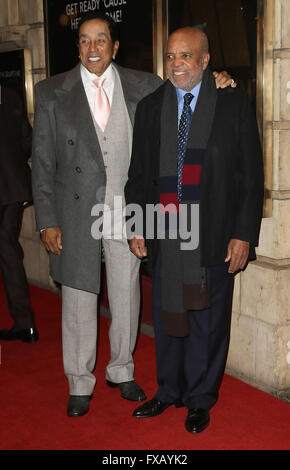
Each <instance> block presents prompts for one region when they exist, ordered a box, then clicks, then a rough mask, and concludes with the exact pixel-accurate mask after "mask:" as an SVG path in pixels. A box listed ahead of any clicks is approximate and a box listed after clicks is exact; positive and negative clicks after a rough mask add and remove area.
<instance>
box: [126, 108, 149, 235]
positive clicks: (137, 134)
mask: <svg viewBox="0 0 290 470" xmlns="http://www.w3.org/2000/svg"><path fill="white" fill-rule="evenodd" d="M143 122H144V117H143V106H142V101H141V102H140V103H139V104H138V106H137V109H136V114H135V124H134V132H133V146H132V155H131V162H130V167H129V172H128V181H127V183H126V186H125V199H126V204H127V206H128V205H129V204H138V205H139V207H140V208H141V209H142V211H143V213H144V207H145V192H146V191H145V174H144V158H145V151H144V150H145V149H144V145H143V143H142V142H143V139H144V126H143V124H142V123H143ZM142 232H143V231H142ZM143 233H144V232H143ZM143 233H138V234H139V235H143Z"/></svg>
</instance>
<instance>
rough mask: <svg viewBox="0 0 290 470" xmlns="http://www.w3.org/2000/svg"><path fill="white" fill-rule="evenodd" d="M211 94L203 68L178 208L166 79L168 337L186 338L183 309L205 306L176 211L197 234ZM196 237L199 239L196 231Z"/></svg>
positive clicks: (171, 94)
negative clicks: (181, 234) (173, 215)
mask: <svg viewBox="0 0 290 470" xmlns="http://www.w3.org/2000/svg"><path fill="white" fill-rule="evenodd" d="M216 98H217V91H216V84H215V80H214V77H213V75H212V73H211V72H210V71H209V70H206V71H205V73H204V76H203V80H202V85H201V88H200V92H199V97H198V101H197V103H196V107H195V110H194V113H193V115H192V121H191V126H190V130H189V135H188V140H187V151H186V155H185V159H184V166H183V175H182V195H183V198H182V205H183V206H182V211H180V209H181V207H180V204H179V202H178V199H177V158H178V144H177V135H178V108H177V96H176V89H175V88H174V86H173V85H172V84H171V83H170V82H169V81H168V82H167V83H166V88H165V93H164V98H163V105H162V111H161V143H160V203H161V204H163V205H164V206H166V205H168V204H171V210H169V211H166V212H165V219H166V236H165V238H164V239H161V240H160V242H159V243H160V253H161V269H160V274H161V292H162V308H163V318H164V325H165V330H166V332H167V334H168V335H169V336H177V337H184V336H187V335H188V334H189V328H188V312H189V311H191V310H202V309H205V308H208V307H209V306H210V299H209V295H208V292H207V287H206V275H205V268H202V267H201V265H200V244H199V243H198V244H197V246H196V247H195V249H184V248H185V247H186V243H188V240H184V239H182V237H181V236H180V228H181V226H182V227H183V228H185V227H184V223H183V222H182V219H181V213H182V214H183V215H184V214H185V213H186V214H187V227H186V228H187V231H188V233H191V234H193V233H195V234H196V232H197V230H196V228H197V227H199V202H200V179H201V174H202V167H203V160H204V155H205V151H206V148H207V143H208V139H209V136H210V132H211V127H212V122H213V117H214V113H215V106H216ZM172 209H173V212H176V220H177V226H176V229H177V230H175V232H174V233H173V232H172V231H169V228H170V227H171V226H170V213H172ZM183 221H184V219H183ZM171 222H172V219H171ZM195 238H196V237H195ZM197 239H199V230H198V236H197ZM188 246H189V245H188ZM181 247H183V249H181Z"/></svg>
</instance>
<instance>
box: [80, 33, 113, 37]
mask: <svg viewBox="0 0 290 470" xmlns="http://www.w3.org/2000/svg"><path fill="white" fill-rule="evenodd" d="M100 36H104V37H105V38H109V36H108V35H107V34H106V33H97V34H96V37H100ZM79 37H80V38H82V37H83V38H88V37H90V35H89V34H85V33H81V34H80V36H79Z"/></svg>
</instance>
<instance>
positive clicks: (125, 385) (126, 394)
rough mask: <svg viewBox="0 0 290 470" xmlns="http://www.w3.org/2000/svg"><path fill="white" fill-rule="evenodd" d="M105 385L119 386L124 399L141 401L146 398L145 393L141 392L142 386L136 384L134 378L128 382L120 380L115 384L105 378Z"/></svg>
mask: <svg viewBox="0 0 290 470" xmlns="http://www.w3.org/2000/svg"><path fill="white" fill-rule="evenodd" d="M107 385H109V387H111V388H119V389H120V390H121V396H122V397H123V398H125V400H130V401H143V400H146V395H145V393H144V392H143V390H142V388H141V387H139V385H137V384H136V382H135V381H134V380H131V381H130V382H121V383H119V384H116V383H114V382H110V381H109V380H107Z"/></svg>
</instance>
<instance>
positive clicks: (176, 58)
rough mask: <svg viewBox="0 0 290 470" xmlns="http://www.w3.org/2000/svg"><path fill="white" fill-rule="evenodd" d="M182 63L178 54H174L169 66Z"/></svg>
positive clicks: (176, 66)
mask: <svg viewBox="0 0 290 470" xmlns="http://www.w3.org/2000/svg"><path fill="white" fill-rule="evenodd" d="M181 65H182V59H181V57H179V56H178V55H175V56H174V57H173V58H172V61H171V67H174V68H178V67H180V66H181Z"/></svg>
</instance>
